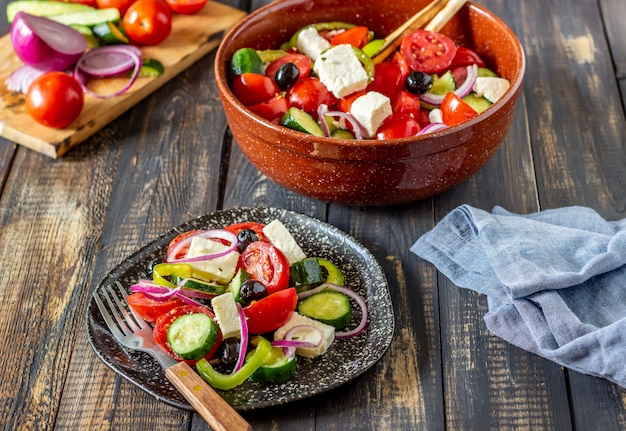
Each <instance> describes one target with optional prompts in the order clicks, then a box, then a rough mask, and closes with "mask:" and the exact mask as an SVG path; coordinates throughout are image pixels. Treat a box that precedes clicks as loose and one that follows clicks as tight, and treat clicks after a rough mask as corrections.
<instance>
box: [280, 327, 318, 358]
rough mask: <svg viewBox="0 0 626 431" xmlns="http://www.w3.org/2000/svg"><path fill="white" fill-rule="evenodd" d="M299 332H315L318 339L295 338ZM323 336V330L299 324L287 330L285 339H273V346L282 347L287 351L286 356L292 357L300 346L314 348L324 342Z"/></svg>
mask: <svg viewBox="0 0 626 431" xmlns="http://www.w3.org/2000/svg"><path fill="white" fill-rule="evenodd" d="M298 332H307V333H313V334H315V335H317V337H318V339H317V341H315V342H313V341H303V340H297V339H294V337H295V336H296V334H297V333H298ZM322 337H323V336H322V332H321V331H320V330H319V329H317V328H316V327H315V326H309V325H297V326H294V327H293V328H291V329H289V331H287V333H286V334H285V338H284V339H282V340H274V341H272V346H274V347H282V348H283V351H284V352H285V356H287V357H288V358H291V357H292V356H293V355H295V353H296V349H297V348H299V347H304V348H313V349H314V348H316V347H318V346H319V345H320V344H322Z"/></svg>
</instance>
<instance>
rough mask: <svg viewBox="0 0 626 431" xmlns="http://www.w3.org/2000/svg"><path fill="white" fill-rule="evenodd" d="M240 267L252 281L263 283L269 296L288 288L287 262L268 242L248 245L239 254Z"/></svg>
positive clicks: (256, 242)
mask: <svg viewBox="0 0 626 431" xmlns="http://www.w3.org/2000/svg"><path fill="white" fill-rule="evenodd" d="M241 266H242V267H243V269H244V270H245V271H246V272H247V273H248V274H250V275H251V276H252V278H253V279H254V280H257V281H260V282H261V283H263V284H264V285H265V287H266V288H267V291H268V292H269V294H270V295H271V294H272V293H274V292H277V291H279V290H283V289H286V288H287V287H289V262H288V261H287V258H286V257H285V255H284V254H283V253H282V252H281V251H280V250H279V249H277V248H276V247H274V246H273V245H272V244H270V243H269V242H265V241H255V242H253V243H250V245H248V247H246V249H245V250H244V251H243V253H242V254H241Z"/></svg>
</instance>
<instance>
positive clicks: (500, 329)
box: [411, 205, 626, 387]
mask: <svg viewBox="0 0 626 431" xmlns="http://www.w3.org/2000/svg"><path fill="white" fill-rule="evenodd" d="M411 251H412V252H413V253H415V254H416V255H418V256H420V257H421V258H423V259H425V260H427V261H429V262H431V263H433V264H434V265H435V266H436V267H437V269H438V270H439V271H441V272H442V273H443V274H444V275H446V276H447V277H448V278H450V280H451V281H452V282H453V283H454V284H456V285H457V286H459V287H462V288H466V289H471V290H474V291H476V292H478V293H481V294H484V295H486V296H487V304H488V307H489V311H488V313H487V314H486V315H485V316H484V320H485V323H486V325H487V328H488V329H489V330H490V331H491V332H493V333H494V334H496V335H497V336H499V337H501V338H503V339H504V340H506V341H508V342H510V343H511V344H514V345H516V346H518V347H520V348H522V349H525V350H528V351H530V352H533V353H535V354H537V355H540V356H543V357H544V358H547V359H550V360H552V361H554V362H556V363H558V364H561V365H563V366H565V367H568V368H571V369H573V370H576V371H578V372H581V373H584V374H589V375H593V376H598V377H603V378H606V379H608V380H610V381H612V382H614V383H617V384H619V385H621V386H624V387H626V361H625V358H626V219H624V220H620V221H606V220H604V219H603V218H602V217H600V215H598V214H597V213H596V212H595V211H593V210H592V209H590V208H584V207H566V208H560V209H554V210H547V211H542V212H538V213H533V214H528V215H518V214H513V213H511V212H508V211H506V210H505V209H503V208H500V207H495V208H494V209H493V212H492V213H489V212H487V211H484V210H480V209H476V208H473V207H471V206H468V205H463V206H460V207H458V208H456V209H455V210H454V211H452V212H451V213H450V214H448V215H447V216H446V217H445V218H444V219H443V220H441V222H440V223H438V224H437V225H436V226H435V227H434V228H433V229H432V230H431V231H429V232H427V233H426V234H424V235H423V236H421V237H420V238H419V239H418V240H417V241H416V242H415V244H414V245H413V246H412V247H411Z"/></svg>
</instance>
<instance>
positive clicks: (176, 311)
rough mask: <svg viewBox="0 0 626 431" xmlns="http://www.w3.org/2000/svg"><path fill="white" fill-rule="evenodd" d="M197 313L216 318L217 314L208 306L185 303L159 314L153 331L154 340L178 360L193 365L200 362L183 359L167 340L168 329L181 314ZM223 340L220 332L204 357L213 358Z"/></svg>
mask: <svg viewBox="0 0 626 431" xmlns="http://www.w3.org/2000/svg"><path fill="white" fill-rule="evenodd" d="M195 313H204V314H206V315H207V316H209V317H210V318H211V319H213V320H215V315H214V314H213V312H212V311H211V310H209V309H208V308H206V307H202V306H199V305H188V304H185V305H182V306H180V307H176V308H172V309H171V310H170V311H168V312H167V313H165V314H162V315H161V316H159V318H158V319H157V320H156V323H155V325H154V332H153V336H154V341H155V342H156V343H157V344H158V345H159V346H161V347H162V348H163V349H164V350H165V351H166V352H167V353H168V354H169V355H170V356H171V357H172V358H174V359H176V360H177V361H185V362H187V363H188V364H189V365H191V366H193V365H195V363H196V362H198V360H191V359H182V358H181V357H180V356H178V355H177V354H176V353H174V351H173V350H172V348H171V347H170V343H168V341H167V330H168V328H169V327H170V325H171V324H172V323H174V321H175V320H176V319H178V318H179V317H180V316H182V315H184V314H195ZM216 323H217V322H216ZM221 342H222V334H221V333H220V335H219V336H218V337H217V340H216V341H215V344H214V345H213V348H212V349H211V351H210V352H209V353H207V354H206V355H205V356H204V357H205V358H206V359H210V358H212V357H213V356H214V355H215V352H217V349H218V348H219V346H220V344H221Z"/></svg>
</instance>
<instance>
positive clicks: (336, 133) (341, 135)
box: [330, 129, 354, 139]
mask: <svg viewBox="0 0 626 431" xmlns="http://www.w3.org/2000/svg"><path fill="white" fill-rule="evenodd" d="M330 136H331V137H333V138H336V139H354V135H353V134H352V132H350V131H348V130H346V129H335V130H333V131H332V132H330Z"/></svg>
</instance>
